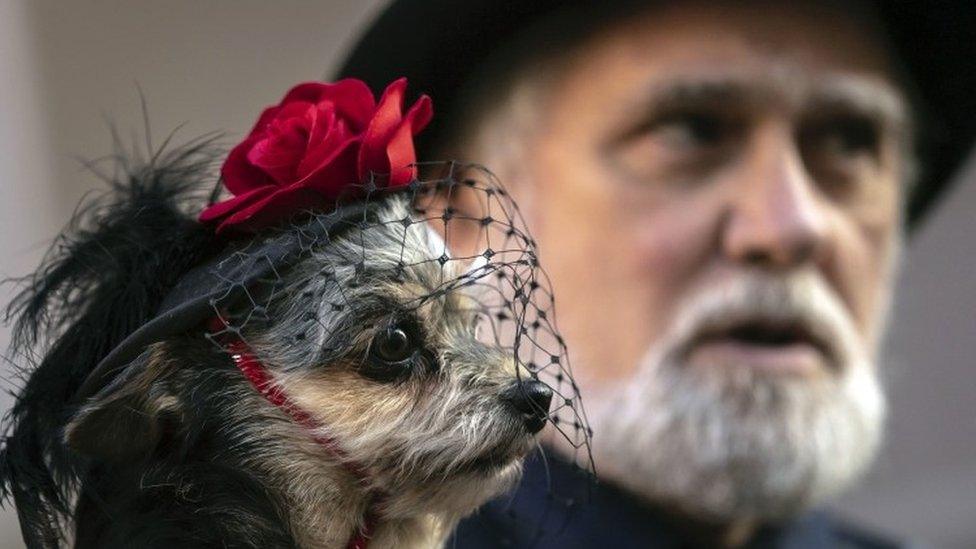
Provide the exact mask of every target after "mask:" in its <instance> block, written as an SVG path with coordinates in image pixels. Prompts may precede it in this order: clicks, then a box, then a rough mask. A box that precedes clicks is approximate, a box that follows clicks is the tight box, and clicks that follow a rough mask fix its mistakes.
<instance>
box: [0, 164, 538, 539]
mask: <svg viewBox="0 0 976 549" xmlns="http://www.w3.org/2000/svg"><path fill="white" fill-rule="evenodd" d="M177 164H178V163H177ZM162 170H164V168H161V167H160V166H159V165H157V166H155V167H153V168H152V174H154V175H152V176H151V177H150V176H145V175H142V176H138V177H132V178H131V179H132V181H131V183H130V184H129V185H128V186H126V187H124V188H123V187H119V188H117V191H118V193H121V196H122V198H121V199H118V200H116V202H115V203H113V204H112V205H111V206H109V207H107V208H101V209H98V208H95V209H92V210H90V211H89V212H88V213H87V214H86V215H89V216H92V217H93V219H94V221H90V223H89V225H86V227H88V228H87V229H84V230H80V231H78V233H77V235H78V236H77V237H76V239H75V240H74V241H73V242H72V243H71V245H69V246H67V247H65V248H64V249H62V250H61V251H60V252H56V253H55V257H54V258H53V259H51V260H49V263H48V265H47V267H46V268H45V269H44V270H43V271H41V272H40V273H41V274H40V275H38V278H35V279H33V283H32V285H31V287H30V288H28V289H27V290H26V291H25V293H24V294H23V295H22V296H21V299H20V300H19V301H18V302H15V305H14V308H15V309H14V310H15V312H20V313H21V317H22V318H21V325H20V326H19V327H20V331H19V332H18V333H20V334H21V338H22V339H28V340H30V336H24V335H23V334H24V333H25V332H31V331H33V332H34V337H35V338H36V332H37V331H38V330H41V331H43V330H44V329H45V327H46V329H52V330H53V329H55V328H57V329H58V330H59V331H58V332H57V333H58V334H59V335H56V336H55V337H53V338H52V341H53V343H52V344H51V346H50V350H49V351H48V352H47V354H46V355H44V357H43V360H42V361H41V362H40V364H39V365H38V367H37V368H36V369H34V370H33V371H32V372H30V373H29V374H28V375H29V377H28V379H27V383H26V385H25V387H24V388H23V390H22V391H21V393H20V395H19V400H18V404H17V407H15V409H14V411H13V415H12V417H13V418H14V420H15V423H14V425H13V426H12V427H11V426H10V425H8V436H7V438H6V441H5V448H4V449H3V455H2V466H3V469H2V470H0V475H2V478H3V481H4V486H5V488H6V490H7V491H8V492H7V493H8V494H11V493H12V495H13V496H14V499H15V500H16V503H17V506H18V511H19V512H20V515H21V524H22V528H23V530H24V534H25V539H26V540H27V541H28V544H29V545H31V546H36V547H54V546H60V545H61V544H63V543H66V542H71V543H74V544H75V546H77V547H99V548H104V547H218V546H219V547H254V548H259V547H260V548H268V547H296V546H297V547H335V548H343V547H365V545H366V544H367V543H368V546H369V547H370V548H371V549H376V548H388V547H439V546H441V545H443V543H444V541H445V540H446V538H447V536H448V535H449V534H450V532H451V530H452V529H453V527H454V525H455V524H456V523H457V522H458V521H459V520H460V519H461V518H462V517H464V516H465V515H467V514H469V513H471V512H472V511H473V510H475V509H476V508H477V507H478V506H480V505H481V504H482V503H484V502H486V501H487V500H488V499H489V498H491V497H493V496H495V495H498V494H500V493H501V492H503V491H505V490H506V489H508V488H509V487H511V486H512V485H513V483H514V482H515V481H516V480H517V478H518V476H519V472H520V466H521V457H523V456H524V455H525V454H526V453H527V452H529V451H530V450H531V449H532V448H533V447H534V446H535V445H536V435H537V433H538V432H539V431H540V430H541V429H542V427H543V426H544V424H545V423H546V421H547V417H548V411H549V408H550V401H551V399H552V394H553V393H552V390H551V389H550V388H549V387H548V386H547V385H546V384H545V383H543V382H540V381H538V380H536V379H533V377H532V376H531V375H528V372H526V371H524V370H523V369H522V367H521V366H517V361H516V358H515V357H514V356H513V353H512V348H511V347H508V348H507V349H506V348H505V347H503V346H500V345H495V344H492V343H489V342H486V339H485V338H484V337H479V335H478V334H477V333H476V331H477V324H478V320H479V317H482V316H483V311H481V310H480V309H479V307H478V304H477V302H476V301H473V298H472V297H471V295H470V293H468V292H465V291H462V289H463V288H461V286H464V285H461V284H455V285H454V286H451V287H450V288H449V289H445V287H446V286H445V280H460V279H459V278H458V277H459V276H461V275H462V271H463V268H462V267H458V266H456V263H460V262H455V261H453V260H452V261H448V262H445V261H444V260H443V258H444V257H446V251H445V245H444V243H443V240H441V238H440V236H439V234H438V233H437V232H435V231H433V230H431V229H430V228H429V227H428V225H429V223H427V222H424V221H423V219H422V218H421V216H418V214H417V212H416V211H415V210H414V206H413V205H412V204H411V202H410V200H409V199H408V198H407V197H405V196H402V195H395V194H394V195H389V196H386V197H384V198H383V199H382V200H381V201H379V202H378V204H376V207H374V208H372V209H371V210H370V213H369V223H358V224H355V225H354V226H351V227H350V228H348V229H346V230H344V231H343V232H342V233H341V234H339V235H338V236H334V237H330V238H329V239H328V242H327V243H324V244H321V245H317V246H315V247H312V248H311V249H310V250H309V253H307V254H304V255H303V256H302V257H301V259H300V260H298V261H297V262H295V263H294V264H291V265H288V267H287V270H283V271H282V272H280V273H279V275H280V278H279V279H278V280H277V281H276V283H275V284H265V285H261V284H259V285H257V286H256V287H253V288H249V290H248V298H249V299H244V300H238V302H237V303H231V304H227V306H226V307H225V308H223V309H221V310H218V311H215V313H214V318H213V319H211V323H210V324H209V326H201V328H200V329H198V330H190V331H188V332H185V333H179V334H175V335H171V336H169V337H166V338H165V339H163V340H161V341H157V342H155V343H153V344H151V345H149V346H148V347H146V348H145V349H144V351H143V352H142V353H141V354H140V355H139V356H138V358H136V359H135V360H134V361H132V362H131V363H130V364H129V365H128V366H127V367H126V368H125V369H124V370H123V371H122V373H121V374H119V375H118V376H116V377H115V378H114V379H112V380H111V382H110V383H108V384H107V385H106V386H104V387H103V388H101V390H99V391H98V392H97V393H96V394H95V395H94V396H93V397H90V398H87V399H86V400H85V401H84V402H83V403H81V404H80V405H78V406H72V405H70V400H71V394H72V391H73V390H75V389H76V388H77V386H78V381H79V380H80V379H83V377H84V375H85V374H86V373H87V372H88V371H90V370H91V360H90V358H89V357H95V356H100V355H104V354H105V352H106V349H110V348H111V346H112V345H113V344H114V343H117V342H118V340H119V339H120V335H122V334H124V333H126V332H131V329H132V328H133V326H134V325H136V324H138V322H139V321H140V319H139V318H138V317H139V315H138V314H136V315H135V316H136V317H137V318H136V319H135V320H133V319H132V318H127V317H126V315H127V314H128V311H127V307H131V308H136V309H145V310H149V309H150V308H151V306H152V304H153V300H154V299H156V301H158V298H145V297H144V296H143V297H140V296H138V295H135V294H137V293H138V292H140V291H141V290H139V288H140V287H141V286H140V285H142V287H144V286H146V285H150V286H151V285H152V284H157V285H162V286H167V285H169V286H170V287H171V286H172V283H171V282H172V281H170V282H169V283H167V282H165V281H161V280H160V279H166V278H174V277H175V275H174V276H170V275H169V274H168V272H169V270H170V269H172V270H175V271H176V272H184V271H185V268H183V267H174V266H173V265H172V263H173V262H174V261H175V259H174V258H178V259H179V261H185V262H187V263H189V262H192V261H195V260H197V259H199V258H192V257H191V258H183V256H186V255H187V254H186V253H184V252H185V250H187V249H191V248H192V249H201V247H200V246H196V247H194V246H195V245H194V244H193V243H192V241H193V239H194V238H202V237H200V236H199V235H196V236H194V234H193V229H189V231H190V232H189V233H186V232H184V233H182V236H179V237H178V238H174V236H173V235H174V234H176V233H175V232H174V229H173V228H172V227H174V226H181V227H182V226H184V225H186V224H187V222H186V217H185V215H183V214H180V213H179V212H178V210H179V205H180V203H181V201H185V200H186V194H187V192H188V189H189V187H190V186H189V185H185V184H174V183H173V179H174V177H175V178H176V179H180V180H186V179H188V178H187V171H186V169H173V170H172V173H169V174H165V173H164V172H163V171H162ZM161 173H163V174H164V175H163V176H160V174H161ZM189 179H192V178H189ZM174 224H175V225H174ZM187 226H189V225H187ZM175 240H179V241H180V242H175ZM133 243H135V244H133ZM99 250H101V251H99ZM181 254H182V255H181ZM201 254H202V252H201ZM191 255H192V254H191ZM198 255H199V254H198ZM93 258H100V259H93ZM469 268H470V266H469ZM467 272H470V271H467ZM143 281H145V282H143ZM113 286H114V287H113ZM469 286H474V284H470V285H469ZM59 299H61V301H60V302H59V301H58V300H59ZM257 303H267V306H259V305H257ZM143 316H145V315H143ZM51 317H54V319H53V320H52V318H51ZM258 317H260V318H258ZM242 318H248V319H249V320H248V321H247V322H246V323H243V322H242V323H240V324H238V325H239V326H240V329H239V330H234V331H233V333H232V334H228V333H224V334H221V333H220V332H221V330H222V329H224V328H226V326H229V325H231V324H232V322H233V319H242ZM144 320H145V318H142V319H141V321H144ZM45 323H46V324H45ZM25 326H27V328H26V329H25ZM119 326H121V327H119ZM225 332H226V330H225ZM105 334H109V335H105ZM112 334H114V335H112ZM215 343H217V344H216V345H215ZM86 364H87V365H86ZM242 372H244V374H245V375H242ZM255 376H257V377H255Z"/></svg>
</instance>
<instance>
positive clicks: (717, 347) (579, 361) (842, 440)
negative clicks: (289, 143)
mask: <svg viewBox="0 0 976 549" xmlns="http://www.w3.org/2000/svg"><path fill="white" fill-rule="evenodd" d="M525 4H531V5H525ZM950 8H951V9H949V10H946V11H943V12H942V13H940V14H934V13H933V12H932V11H930V10H928V9H926V8H925V6H923V5H921V3H919V5H915V6H911V5H901V6H900V7H897V8H895V7H892V6H891V5H890V4H887V5H886V4H883V3H878V4H877V5H875V4H872V3H857V4H852V3H848V2H823V1H805V2H799V3H779V2H771V1H763V0H755V1H748V2H720V1H716V0H712V1H707V0H706V1H686V2H679V1H656V2H646V1H645V2H633V1H630V2H623V1H616V2H613V1H611V2H606V1H605V2H588V1H585V0H577V1H574V2H538V3H524V4H523V3H517V2H507V1H496V2H485V1H476V2H470V3H468V2H465V3H464V6H463V7H461V6H460V5H454V4H453V3H450V2H439V1H432V0H428V1H419V0H413V1H411V0H400V1H398V2H395V3H394V4H393V5H392V6H391V7H390V8H389V9H388V10H387V12H386V13H384V15H383V16H381V17H380V18H379V19H378V20H377V22H376V23H375V24H374V26H373V27H372V28H371V30H370V31H369V32H368V33H367V34H366V35H365V37H364V38H363V39H362V41H361V42H360V43H359V44H358V46H357V47H356V48H355V50H354V51H353V53H352V55H351V57H350V58H349V60H348V62H347V64H346V65H345V67H344V68H343V69H342V71H341V72H342V74H343V75H348V76H356V77H360V78H365V79H366V80H367V81H369V82H372V83H375V82H384V81H387V80H390V79H391V77H392V76H396V75H400V74H402V75H405V76H407V77H409V78H410V79H411V82H413V83H414V85H416V86H417V87H418V89H421V90H423V91H426V92H428V93H430V94H431V95H432V97H433V98H434V100H435V102H436V103H437V104H438V105H439V106H440V108H441V115H440V117H441V120H445V119H446V120H447V121H448V122H447V123H446V124H445V123H443V122H441V126H439V127H437V128H434V130H433V134H434V135H433V139H432V140H430V141H428V142H426V143H425V144H424V146H423V148H424V151H422V152H423V153H424V154H422V155H421V157H424V158H428V159H430V158H459V159H464V160H473V161H477V162H481V163H483V164H485V165H487V166H489V167H490V168H491V169H493V170H494V171H495V172H496V173H497V174H498V175H499V176H500V178H501V180H502V181H504V182H505V183H506V184H507V185H508V186H509V188H510V189H511V190H512V192H513V194H515V195H516V197H517V198H518V200H519V203H520V204H522V206H523V210H524V212H525V214H526V217H527V220H528V223H529V225H530V227H531V228H532V230H533V232H534V234H535V235H536V236H537V240H538V241H539V245H540V250H541V253H542V256H543V257H542V260H543V262H544V264H545V265H546V267H547V270H548V272H549V274H550V275H551V277H552V282H553V287H554V289H555V291H556V294H557V295H559V296H560V301H559V321H560V326H561V328H562V330H563V333H564V334H565V336H566V339H567V342H568V345H569V347H570V350H571V352H572V354H573V356H574V357H575V364H576V370H577V379H578V381H579V383H580V385H581V386H582V391H583V395H584V398H585V399H586V403H587V412H588V415H589V418H590V422H591V426H592V428H593V431H594V436H593V454H594V457H595V461H596V465H597V472H598V474H599V477H600V479H601V481H602V482H601V484H600V485H599V486H598V487H597V488H595V493H594V494H593V496H592V499H591V501H590V503H589V504H588V505H586V506H583V507H581V508H579V509H578V510H577V511H576V513H575V514H574V515H573V516H572V517H571V518H566V517H564V520H563V522H564V524H562V525H561V527H560V531H559V532H558V533H552V532H550V534H551V535H549V536H547V537H543V538H541V539H539V540H533V539H530V538H531V537H533V536H532V535H531V534H530V533H529V532H528V530H526V531H524V532H523V531H520V530H519V528H518V526H508V525H505V524H503V522H502V521H501V520H500V517H501V516H502V515H503V514H504V510H503V507H504V506H500V507H498V508H489V509H487V510H485V511H484V512H483V513H482V514H481V516H479V517H476V518H475V519H472V520H471V521H469V522H468V523H467V524H466V525H464V526H462V528H461V530H460V533H459V534H458V536H457V537H456V540H455V545H454V546H455V547H459V548H464V547H492V546H495V545H494V543H495V542H494V541H491V540H495V539H497V538H496V537H493V536H492V530H495V531H497V530H498V529H505V528H508V529H510V530H511V531H510V532H508V533H509V534H510V536H509V538H510V541H511V542H512V544H513V545H514V546H528V545H529V544H530V543H532V542H534V541H538V542H539V543H538V544H537V545H536V546H542V547H549V546H552V547H600V546H602V547H689V546H694V547H699V546H700V547H747V546H748V547H759V546H763V547H766V546H770V547H889V546H897V544H894V543H893V542H889V541H887V540H884V539H882V538H880V537H878V536H874V535H871V534H868V533H865V532H863V531H861V530H859V529H857V528H855V527H852V526H850V525H847V524H845V523H843V522H842V521H839V520H837V519H834V518H832V517H830V516H829V515H827V514H824V513H820V512H816V511H812V510H813V509H816V508H817V507H818V506H819V505H820V504H822V503H824V502H825V501H826V500H827V499H829V498H830V497H831V496H833V495H835V494H837V493H838V492H840V491H842V490H844V489H845V488H847V487H849V486H850V485H851V484H852V483H853V482H854V481H855V480H856V479H857V478H858V477H859V476H860V475H861V474H862V473H863V472H864V471H865V469H866V468H867V467H868V466H869V465H870V463H871V462H872V459H873V457H874V456H875V453H876V451H877V449H878V447H879V443H880V441H881V438H882V431H883V429H882V427H883V420H884V416H885V409H886V402H885V398H884V394H883V391H882V388H881V384H880V383H879V375H880V374H881V373H882V370H883V367H882V366H881V365H879V364H877V357H878V346H879V341H880V338H881V335H882V332H883V327H884V323H885V317H886V315H887V309H888V303H889V301H890V298H891V294H892V284H893V280H894V273H895V271H896V269H897V264H898V258H899V252H900V250H901V248H902V245H903V240H904V234H905V232H906V230H905V229H906V228H907V227H911V226H912V225H913V224H914V223H916V222H917V220H918V219H919V216H920V214H921V213H922V212H923V211H924V210H925V209H926V207H927V206H928V205H929V204H930V203H931V201H932V199H933V197H935V196H936V195H937V194H938V192H939V191H940V190H941V189H942V187H943V186H944V182H945V180H946V179H947V177H948V175H949V174H950V173H951V171H952V170H953V169H954V168H955V166H956V165H957V163H958V162H959V160H960V159H961V158H962V157H963V156H964V154H965V153H966V151H967V150H968V149H969V148H970V147H971V144H972V141H973V135H974V134H976V121H974V116H973V113H974V112H976V105H974V102H973V99H972V96H973V95H974V94H972V93H968V92H967V93H964V92H965V91H966V90H968V91H969V92H973V91H976V84H974V82H973V80H974V74H973V71H972V70H971V69H965V67H966V65H964V63H965V61H964V59H965V58H966V55H967V52H966V51H965V49H964V46H965V43H966V42H965V38H964V37H965V36H966V35H967V33H968V32H969V31H967V30H965V29H972V28H976V26H973V25H974V23H976V20H974V17H973V13H974V12H973V9H972V8H971V7H967V6H964V5H963V3H961V2H960V3H958V4H954V5H952V6H950ZM936 31H937V32H936ZM960 69H963V70H960ZM950 76H951V78H950ZM933 128H937V132H935V133H934V132H933V131H932V129H933ZM938 132H941V133H938ZM939 137H941V141H936V140H935V139H936V138H939ZM936 144H937V146H936ZM920 174H921V175H920ZM548 465H549V466H550V467H551V469H549V470H543V468H542V467H541V466H540V465H538V464H535V465H533V464H531V463H530V464H529V466H528V469H527V471H526V479H525V481H524V482H523V485H522V487H521V488H520V492H519V494H518V496H519V498H518V500H517V501H518V505H521V506H530V507H531V506H533V505H543V504H544V502H543V501H542V500H543V499H545V494H544V493H542V492H538V490H537V489H536V488H535V487H536V486H538V485H539V484H540V483H539V482H534V479H535V477H539V476H540V475H548V476H547V478H549V477H558V476H559V475H560V474H561V473H560V471H559V468H560V467H562V465H560V463H559V461H558V460H555V461H553V462H551V463H549V464H548ZM557 514H558V513H557ZM550 519H551V517H548V518H547V519H546V520H547V521H548V522H549V523H555V522H558V521H553V520H550Z"/></svg>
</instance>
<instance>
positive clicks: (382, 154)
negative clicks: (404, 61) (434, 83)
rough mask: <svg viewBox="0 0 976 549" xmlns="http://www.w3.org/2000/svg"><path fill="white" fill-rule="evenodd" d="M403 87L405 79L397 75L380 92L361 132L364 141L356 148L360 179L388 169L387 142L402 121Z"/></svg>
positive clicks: (404, 88) (357, 170) (405, 84)
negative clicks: (396, 77)
mask: <svg viewBox="0 0 976 549" xmlns="http://www.w3.org/2000/svg"><path fill="white" fill-rule="evenodd" d="M406 87H407V79H406V78H400V79H399V80H396V81H394V82H393V83H392V84H390V85H389V86H387V87H386V90H384V91H383V97H382V98H380V102H379V105H378V106H377V107H376V113H375V114H374V115H373V119H372V120H370V121H369V126H368V127H367V128H366V132H365V133H364V134H363V144H362V146H361V148H360V149H359V160H358V162H357V169H356V172H357V175H358V177H359V179H360V181H365V180H366V178H368V177H369V176H370V174H371V173H377V174H385V173H389V171H390V166H389V159H388V158H387V155H386V145H387V143H388V141H389V139H390V136H391V135H392V133H393V132H394V131H396V129H397V126H399V124H400V121H401V120H402V114H401V113H402V109H403V93H404V90H406Z"/></svg>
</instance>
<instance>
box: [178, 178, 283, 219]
mask: <svg viewBox="0 0 976 549" xmlns="http://www.w3.org/2000/svg"><path fill="white" fill-rule="evenodd" d="M278 189H279V187H278V186H276V185H267V186H265V187H259V188H257V189H253V190H250V191H248V192H246V193H244V194H241V195H238V196H235V197H232V198H228V199H227V200H224V201H223V202H218V203H216V204H211V205H210V206H208V207H207V208H206V209H204V210H203V211H202V212H200V216H199V217H198V218H197V220H198V221H200V222H201V223H209V222H211V221H214V220H216V219H219V218H221V217H225V216H228V215H230V214H231V213H232V212H233V211H234V210H237V209H240V208H244V207H247V206H248V205H249V204H253V203H254V202H257V201H258V200H260V199H262V198H264V197H266V196H269V195H271V194H273V193H274V192H275V191H276V190H278Z"/></svg>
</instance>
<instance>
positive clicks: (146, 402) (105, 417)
mask: <svg viewBox="0 0 976 549" xmlns="http://www.w3.org/2000/svg"><path fill="white" fill-rule="evenodd" d="M173 370H175V364H173V363H172V361H169V360H166V358H165V353H164V351H163V349H162V346H161V345H157V346H153V347H150V348H149V349H147V350H146V351H144V352H143V353H142V354H141V355H139V357H138V358H136V359H135V360H133V361H132V362H131V363H130V364H129V365H128V366H126V368H125V370H124V371H123V372H122V373H121V374H119V375H118V376H117V377H116V378H115V379H114V380H112V382H111V383H110V384H109V385H107V386H105V387H103V388H102V390H100V391H99V392H98V393H96V394H95V395H94V396H93V397H91V398H90V399H89V400H88V402H86V403H85V404H84V405H82V406H81V407H80V408H79V409H78V411H77V412H76V413H75V415H74V417H72V418H71V421H69V422H68V425H67V426H66V427H65V429H64V442H65V444H66V445H67V446H68V447H69V448H71V449H72V450H75V451H76V452H78V453H81V454H84V455H86V456H89V457H93V458H99V459H104V460H108V461H121V460H127V459H135V458H138V457H141V456H143V455H145V454H146V453H148V452H150V451H152V450H153V449H154V448H155V447H156V445H157V443H158V442H159V441H160V439H161V438H162V436H163V434H164V432H165V430H166V426H167V424H168V423H170V422H172V421H173V419H174V418H176V417H178V414H179V411H180V410H179V401H178V399H177V398H176V395H175V394H174V391H173V390H172V384H171V383H172V380H171V379H169V378H170V377H171V376H170V375H169V374H170V373H172V371H173Z"/></svg>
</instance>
